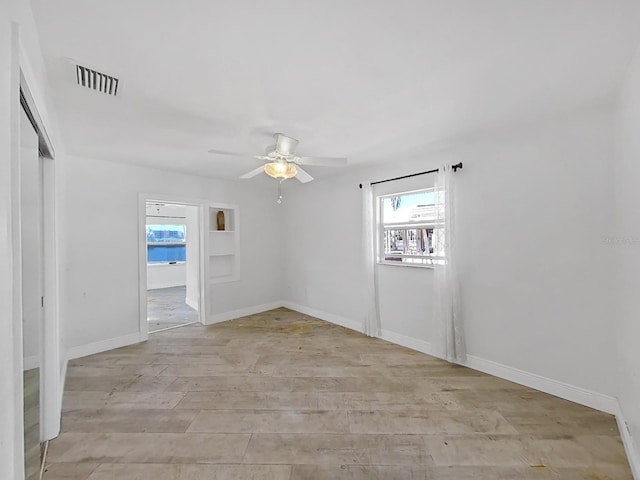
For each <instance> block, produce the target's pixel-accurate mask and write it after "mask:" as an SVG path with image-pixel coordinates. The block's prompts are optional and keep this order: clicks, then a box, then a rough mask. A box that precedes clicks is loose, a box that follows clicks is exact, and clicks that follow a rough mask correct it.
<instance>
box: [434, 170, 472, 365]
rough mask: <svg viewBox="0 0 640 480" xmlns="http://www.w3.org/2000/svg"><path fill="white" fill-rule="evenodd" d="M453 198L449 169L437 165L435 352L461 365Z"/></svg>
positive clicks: (463, 357)
mask: <svg viewBox="0 0 640 480" xmlns="http://www.w3.org/2000/svg"><path fill="white" fill-rule="evenodd" d="M454 198H455V192H454V179H453V170H452V168H451V166H450V165H449V164H447V165H441V166H440V168H439V169H438V173H437V175H436V182H435V204H436V208H435V210H436V228H435V229H434V235H433V236H434V254H435V255H438V256H439V257H440V258H439V259H438V260H436V261H435V262H434V269H435V272H434V273H435V275H434V277H435V288H434V290H435V301H434V308H435V321H436V328H437V330H438V337H439V341H438V346H437V353H438V354H439V355H440V356H441V357H442V358H444V359H445V360H447V361H449V362H456V363H462V362H464V361H465V360H466V350H465V342H464V326H463V322H462V316H461V308H460V289H459V283H458V272H457V268H456V261H457V258H456V231H455V222H456V218H455V206H454Z"/></svg>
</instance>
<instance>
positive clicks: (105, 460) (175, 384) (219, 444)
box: [45, 309, 631, 480]
mask: <svg viewBox="0 0 640 480" xmlns="http://www.w3.org/2000/svg"><path fill="white" fill-rule="evenodd" d="M62 423H63V425H62V434H61V435H60V437H59V438H57V439H55V440H54V441H53V442H52V443H51V445H50V450H49V457H48V466H47V474H46V476H45V478H46V479H47V480H54V479H66V480H71V479H73V480H86V479H90V480H106V479H124V480H145V479H151V480H200V479H203V480H204V479H214V478H216V479H217V478H220V479H238V480H247V479H274V480H275V479H342V478H345V479H357V480H359V479H398V480H400V479H402V480H412V479H455V480H464V479H476V478H481V479H549V478H561V479H568V480H572V479H592V480H595V479H616V480H618V479H630V478H631V473H630V470H629V467H628V464H627V460H626V457H625V453H624V449H623V446H622V443H621V441H620V437H619V435H618V431H617V427H616V423H615V420H614V418H613V417H612V416H610V415H606V414H603V413H600V412H597V411H595V410H591V409H589V408H586V407H582V406H579V405H576V404H573V403H571V402H567V401H565V400H561V399H559V398H556V397H552V396H550V395H546V394H543V393H540V392H537V391H535V390H531V389H528V388H525V387H522V386H519V385H516V384H513V383H510V382H507V381H504V380H500V379H497V378H494V377H491V376H488V375H485V374H482V373H478V372H475V371H473V370H469V369H466V368H462V367H459V366H453V365H450V364H447V363H445V362H443V361H440V360H437V359H434V358H433V357H429V356H427V355H423V354H420V353H416V352H414V351H411V350H408V349H405V348H402V347H398V346H395V345H392V344H390V343H387V342H385V341H382V340H379V339H371V338H368V337H365V336H363V335H360V334H358V333H355V332H352V331H350V330H346V329H343V328H341V327H337V326H334V325H331V324H328V323H325V322H322V321H320V320H317V319H313V318H310V317H306V316H303V315H302V314H299V313H296V312H292V311H290V310H287V309H278V310H273V311H271V312H267V313H264V314H260V315H253V316H250V317H245V318H241V319H238V320H233V321H230V322H226V323H223V324H218V325H215V326H210V327H202V326H199V325H198V326H189V327H184V328H180V329H176V330H171V331H167V332H162V333H158V334H155V335H152V336H151V338H150V340H149V341H148V342H147V343H145V344H139V345H135V346H131V347H126V348H120V349H118V350H113V351H110V352H106V353H102V354H98V355H93V356H90V357H86V358H83V359H80V360H75V361H73V362H71V363H70V364H69V369H68V374H67V384H66V389H65V394H64V414H63V421H62Z"/></svg>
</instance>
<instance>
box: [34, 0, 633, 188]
mask: <svg viewBox="0 0 640 480" xmlns="http://www.w3.org/2000/svg"><path fill="white" fill-rule="evenodd" d="M32 4H33V9H34V14H35V17H36V21H37V24H38V28H39V31H40V40H41V44H42V48H43V51H44V54H45V57H46V61H47V65H48V68H49V73H50V75H51V83H52V90H53V97H54V100H55V102H56V106H57V109H58V117H59V120H60V122H61V131H62V135H63V140H64V143H65V146H66V149H67V151H68V152H69V153H73V154H79V155H85V156H89V157H93V158H99V159H107V160H113V161H119V162H129V163H133V164H139V165H145V166H154V167H159V168H166V169H171V170H180V171H184V172H188V173H193V174H198V175H207V176H220V177H226V178H237V177H238V176H239V175H241V174H242V173H244V172H246V171H248V170H251V169H252V168H255V167H256V166H258V165H259V161H257V160H251V159H243V158H228V157H220V156H214V155H211V154H208V153H207V150H208V149H210V148H216V149H223V150H234V151H246V152H256V153H260V152H262V151H264V148H265V147H266V146H267V145H269V144H270V140H271V139H270V138H269V135H270V134H272V133H274V132H283V133H285V134H287V135H290V136H293V137H295V138H298V139H299V140H300V145H299V147H298V153H299V154H301V155H320V156H347V157H349V162H350V165H351V166H361V165H363V164H367V163H374V162H380V161H383V160H392V161H398V160H400V159H402V158H403V157H407V156H415V155H416V154H419V153H420V152H422V151H425V150H427V149H429V148H430V147H431V146H432V145H434V144H438V143H439V142H445V141H451V140H452V139H455V138H456V137H459V136H461V135H465V134H468V133H470V132H474V131H478V130H482V129H486V128H494V127H499V126H501V125H507V124H513V123H514V122H521V121H526V120H528V119H531V118H537V117H541V116H545V115H550V114H553V113H554V112H559V111H565V110H569V109H574V108H580V107H581V106H584V105H585V104H590V103H593V102H598V101H602V100H603V99H605V98H610V97H611V96H612V95H613V94H614V93H615V92H616V90H617V88H618V85H619V83H620V81H621V79H622V76H623V74H624V71H625V69H626V67H627V64H628V62H629V60H630V58H631V56H632V54H633V52H634V50H635V48H636V45H637V41H638V40H639V38H638V37H639V33H640V29H638V19H639V18H640V17H639V7H640V2H638V1H636V0H483V1H479V0H439V1H434V0H413V1H411V0H394V1H391V0H322V1H319V0H271V1H259V0H253V1H243V0H216V1H212V0H183V1H170V0H164V1H158V0H136V1H131V0H127V1H124V0H108V1H100V2H98V1H93V0H91V1H88V0H56V1H52V0H32ZM69 58H71V59H73V60H75V61H77V62H79V63H81V64H84V65H87V66H90V67H92V68H95V69H96V70H99V71H101V72H105V73H108V74H112V75H115V76H117V77H119V78H120V79H121V82H122V83H121V86H122V89H121V96H119V97H120V98H115V99H114V98H111V97H108V96H105V95H101V94H99V93H96V92H92V91H88V90H83V89H81V88H80V87H78V86H76V85H74V84H73V83H72V82H71V78H72V75H71V73H70V72H69V68H70V67H69V66H68V64H67V60H66V59H69ZM308 171H309V172H310V173H311V174H312V175H314V176H316V177H321V176H322V175H326V174H331V173H332V172H335V169H331V168H320V167H309V168H308ZM247 181H249V182H250V181H256V179H252V180H247Z"/></svg>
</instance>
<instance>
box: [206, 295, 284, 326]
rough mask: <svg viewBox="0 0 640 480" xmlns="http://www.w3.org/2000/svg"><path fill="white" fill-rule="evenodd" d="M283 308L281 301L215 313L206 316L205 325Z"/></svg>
mask: <svg viewBox="0 0 640 480" xmlns="http://www.w3.org/2000/svg"><path fill="white" fill-rule="evenodd" d="M282 306H283V302H282V301H280V300H279V301H276V302H269V303H263V304H261V305H254V306H252V307H246V308H240V309H238V310H231V311H230V312H223V313H215V314H213V315H208V316H207V320H206V323H205V325H213V324H214V323H220V322H226V321H227V320H233V319H234V318H240V317H246V316H247V315H255V314H256V313H262V312H267V311H269V310H273V309H274V308H280V307H282Z"/></svg>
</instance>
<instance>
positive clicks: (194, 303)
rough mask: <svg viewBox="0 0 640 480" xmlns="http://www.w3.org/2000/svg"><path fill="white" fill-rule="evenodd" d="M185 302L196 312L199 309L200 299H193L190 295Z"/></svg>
mask: <svg viewBox="0 0 640 480" xmlns="http://www.w3.org/2000/svg"><path fill="white" fill-rule="evenodd" d="M184 303H186V304H187V306H189V307H191V308H193V309H194V310H195V311H196V312H198V311H199V308H198V301H197V300H192V299H190V298H189V297H187V298H185V299H184Z"/></svg>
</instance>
